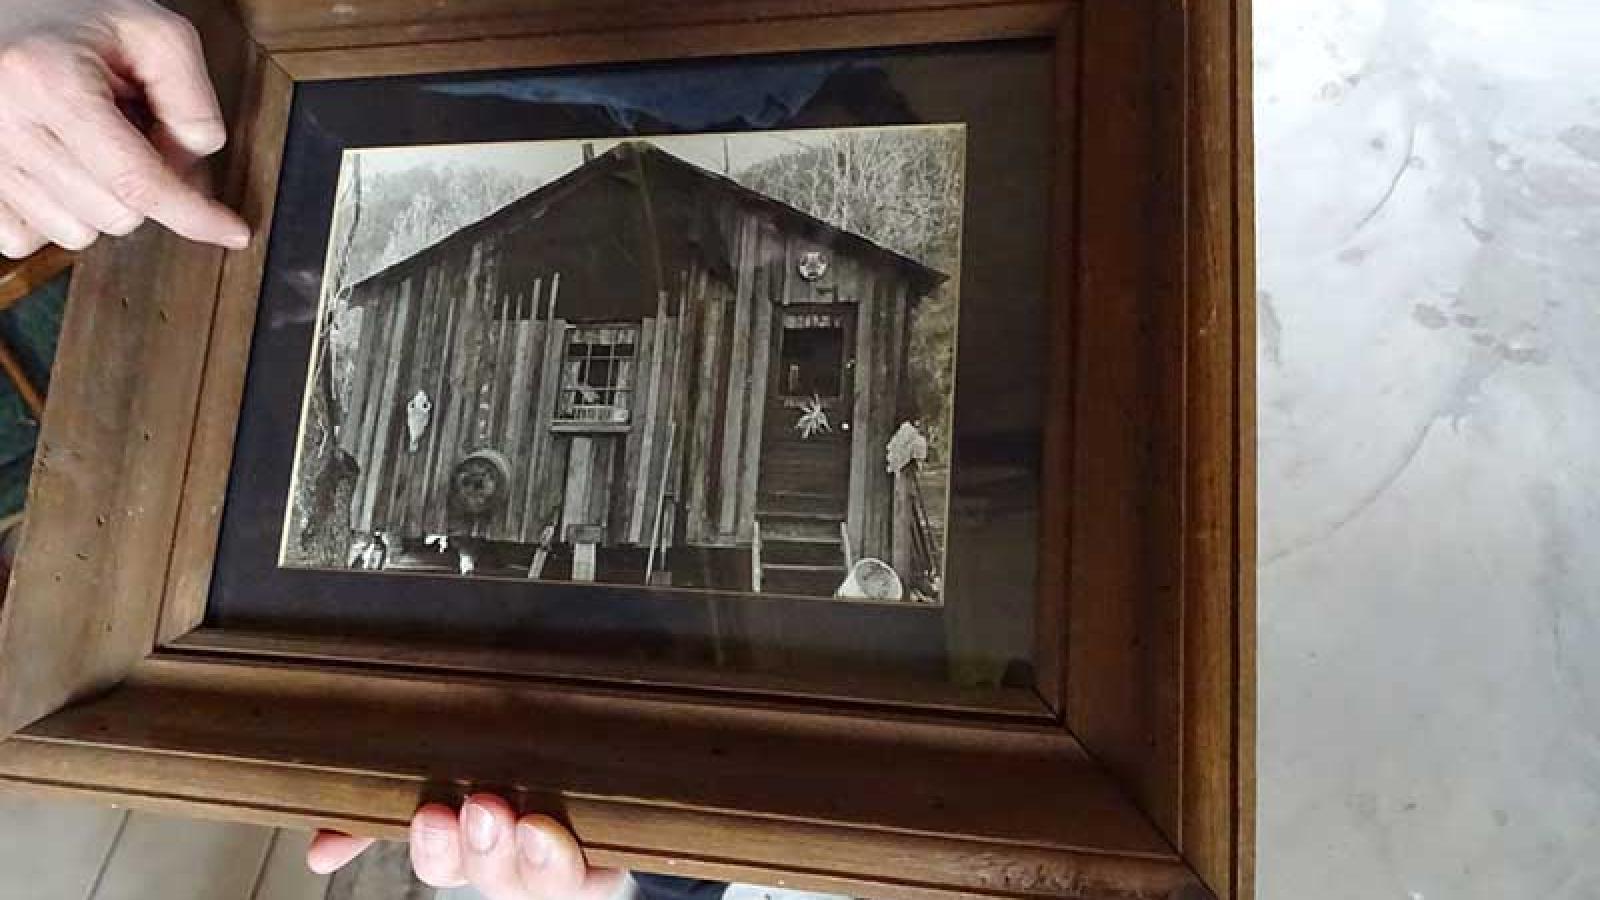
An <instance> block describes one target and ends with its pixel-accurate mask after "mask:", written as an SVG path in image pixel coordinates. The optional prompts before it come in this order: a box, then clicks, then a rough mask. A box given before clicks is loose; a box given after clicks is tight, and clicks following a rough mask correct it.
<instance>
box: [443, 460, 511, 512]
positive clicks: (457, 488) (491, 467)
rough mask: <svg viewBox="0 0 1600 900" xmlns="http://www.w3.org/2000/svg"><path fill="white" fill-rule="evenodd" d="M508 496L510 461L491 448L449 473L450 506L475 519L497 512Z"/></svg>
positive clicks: (509, 495) (509, 489)
mask: <svg viewBox="0 0 1600 900" xmlns="http://www.w3.org/2000/svg"><path fill="white" fill-rule="evenodd" d="M510 497H511V462H510V460H508V459H506V457H505V455H504V454H502V453H500V452H498V451H495V450H479V451H478V452H476V453H474V454H472V455H471V456H468V457H467V458H466V459H463V460H462V461H461V462H459V463H457V464H456V467H455V470H454V471H452V472H451V473H450V507H451V509H452V510H454V511H455V512H457V513H459V514H461V515H464V516H467V517H469V518H473V519H479V518H483V517H486V516H490V515H493V514H494V513H496V512H499V511H500V510H501V509H502V508H503V507H504V506H505V505H506V502H507V501H508V500H509V499H510Z"/></svg>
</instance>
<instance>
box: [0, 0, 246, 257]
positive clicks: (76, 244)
mask: <svg viewBox="0 0 1600 900" xmlns="http://www.w3.org/2000/svg"><path fill="white" fill-rule="evenodd" d="M119 104H122V105H123V107H130V108H131V107H133V106H143V107H147V108H148V111H149V114H150V116H151V118H152V119H153V124H152V126H151V127H150V128H149V130H148V134H146V133H145V132H144V131H141V130H140V128H139V127H137V126H136V125H135V124H134V123H133V122H131V121H130V120H129V118H128V117H127V115H125V114H124V112H123V109H122V108H119ZM226 141H227V134H226V131H225V129H224V126H223V123H222V114H221V112H220V110H219V108H218V105H217V97H216V92H215V90H214V89H213V87H212V85H211V81H210V78H209V76H208V75H207V72H206V66H205V58H204V55H203V53H202V50H201V46H200V38H199V35H198V34H197V33H196V31H195V30H194V27H193V26H191V25H190V24H189V22H188V21H187V20H185V19H183V18H182V17H181V16H178V15H176V14H174V13H172V12H169V11H167V10H166V9H163V8H162V7H160V6H157V5H156V4H155V3H153V2H151V0H0V255H4V256H9V257H12V258H16V259H20V258H23V257H25V256H28V255H30V254H32V253H33V252H35V251H37V250H39V249H40V248H41V247H43V246H44V245H45V244H46V243H55V244H59V245H60V246H62V247H65V248H67V249H70V250H80V249H82V248H84V247H87V246H88V245H90V244H91V243H93V242H94V241H95V239H96V238H98V237H99V236H100V235H102V234H110V235H125V234H128V233H130V232H132V231H133V230H134V229H136V228H138V227H139V226H140V225H141V224H142V223H143V222H144V221H145V220H146V219H153V220H155V221H157V222H160V223H161V224H163V225H165V226H167V227H168V228H170V229H172V230H173V231H174V232H177V233H178V234H179V235H182V236H183V237H186V238H190V239H192V240H196V241H202V242H205V243H211V244H217V245H220V246H224V247H232V248H240V247H244V246H245V245H246V244H248V243H249V241H250V229H249V228H248V227H247V226H246V225H245V223H244V222H243V220H241V219H240V218H239V217H238V216H237V215H235V214H234V213H233V212H231V211H230V210H228V209H227V208H226V207H224V206H223V205H221V204H220V203H218V202H216V201H215V200H213V199H212V198H211V197H210V196H209V195H208V194H207V193H205V192H204V191H203V190H201V188H200V187H199V186H197V184H196V183H195V182H194V181H192V180H190V179H189V177H188V176H190V175H191V173H193V172H194V170H195V169H196V168H197V166H198V163H199V162H200V160H202V159H204V158H205V157H207V156H210V155H212V154H213V153H216V152H217V151H218V150H220V149H222V146H223V144H224V143H225V142H226Z"/></svg>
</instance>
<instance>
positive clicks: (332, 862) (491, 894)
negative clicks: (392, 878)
mask: <svg viewBox="0 0 1600 900" xmlns="http://www.w3.org/2000/svg"><path fill="white" fill-rule="evenodd" d="M372 843H373V842H372V841H370V840H367V839H365V838H355V837H351V836H349V835H347V834H337V833H335V832H331V831H324V832H321V833H319V834H318V835H317V836H316V838H315V839H314V840H313V841H312V842H311V849H310V850H309V851H308V852H307V854H306V864H307V865H309V866H310V867H311V870H312V871H313V872H317V873H318V874H323V875H326V874H329V873H332V872H336V871H338V870H339V869H341V868H344V866H346V865H347V864H349V863H350V862H351V861H352V860H354V859H355V858H356V857H357V856H360V855H361V854H362V853H363V852H365V851H366V849H367V848H368V847H370V846H372ZM411 865H412V868H414V869H415V870H416V872H417V877H418V878H419V879H421V880H422V881H423V882H424V883H426V884H428V885H429V886H431V887H436V888H452V887H461V886H463V885H468V884H470V885H472V886H473V887H474V888H476V889H477V890H478V892H479V893H481V894H483V895H484V896H485V897H487V898H489V900H611V898H613V897H615V896H617V894H618V893H619V892H620V890H621V888H622V886H623V884H624V883H625V882H626V880H627V877H628V876H627V873H626V872H623V871H620V870H617V869H592V868H590V867H589V864H588V863H587V862H586V861H585V860H584V858H583V849H582V848H581V847H579V846H578V840H577V838H575V837H573V836H572V832H570V831H568V830H567V829H565V828H563V827H561V825H560V824H559V823H558V822H556V821H555V820H554V819H551V818H548V817H546V816H523V817H522V818H521V819H520V820H519V819H518V818H517V816H516V814H515V813H514V812H512V810H511V806H510V804H508V803H506V801H504V800H502V799H500V798H499V797H495V796H493V795H490V794H477V795H474V796H472V797H470V798H468V799H467V802H466V805H465V806H463V807H462V809H461V813H460V815H457V814H456V812H455V811H454V810H452V809H450V808H449V807H448V806H440V805H438V804H429V805H428V806H424V807H422V808H421V809H419V810H417V814H416V817H415V818H413V819H412V820H411Z"/></svg>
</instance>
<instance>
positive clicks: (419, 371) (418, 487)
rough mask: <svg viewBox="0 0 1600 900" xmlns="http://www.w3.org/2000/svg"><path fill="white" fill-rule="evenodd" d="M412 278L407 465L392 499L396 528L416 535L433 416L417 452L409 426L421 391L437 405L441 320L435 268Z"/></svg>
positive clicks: (404, 393)
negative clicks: (433, 388)
mask: <svg viewBox="0 0 1600 900" xmlns="http://www.w3.org/2000/svg"><path fill="white" fill-rule="evenodd" d="M413 278H415V279H416V280H417V282H418V283H419V284H420V285H421V287H420V288H419V289H418V291H417V295H416V299H415V301H414V303H413V306H414V309H415V312H414V313H413V314H412V318H413V321H414V323H415V324H413V325H412V326H411V330H412V332H413V335H414V337H413V338H412V340H411V341H410V344H411V347H410V349H409V360H408V362H407V363H406V366H405V372H406V375H405V379H404V382H403V383H402V385H401V388H400V396H401V397H403V398H404V399H405V402H406V407H407V410H408V414H407V424H406V427H405V430H404V433H403V435H402V437H401V441H402V444H403V447H404V449H402V450H401V451H400V452H401V453H402V454H403V457H402V458H403V459H404V461H405V462H404V464H403V466H402V475H401V477H399V478H397V479H395V481H396V484H395V494H394V500H393V506H394V515H393V520H394V522H395V524H396V527H397V528H399V529H400V530H401V531H402V532H403V533H407V534H416V533H417V532H419V531H421V530H422V522H421V519H422V503H421V493H422V488H423V483H422V482H423V477H422V476H423V473H425V472H426V471H427V468H428V457H427V447H428V438H429V436H430V433H431V432H432V431H433V422H432V419H431V417H430V420H429V422H428V427H427V429H426V430H424V431H423V433H422V439H421V440H420V441H419V442H418V444H417V449H416V450H415V451H414V452H413V451H412V449H411V429H410V426H409V418H410V416H409V407H410V404H411V400H412V399H413V398H414V397H416V395H417V392H418V391H421V392H423V393H425V394H427V395H428V402H429V403H433V402H435V399H434V396H433V394H431V393H428V389H429V387H430V386H431V382H432V378H431V377H430V374H431V371H432V366H433V361H434V359H435V358H436V356H437V355H438V349H437V347H438V341H439V334H438V330H439V317H438V315H437V312H438V311H437V308H436V307H434V305H433V304H432V303H431V302H430V298H431V295H432V289H433V284H434V277H433V269H432V268H431V267H430V268H426V269H423V270H422V272H421V273H419V274H417V275H414V276H413Z"/></svg>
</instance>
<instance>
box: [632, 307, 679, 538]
mask: <svg viewBox="0 0 1600 900" xmlns="http://www.w3.org/2000/svg"><path fill="white" fill-rule="evenodd" d="M683 299H684V298H682V297H679V298H678V304H679V308H680V309H681V308H682V304H683ZM666 321H667V292H666V291H665V290H663V291H661V292H660V293H659V294H657V297H656V317H655V325H656V327H654V328H651V329H649V333H647V334H646V335H645V337H647V338H648V337H653V338H654V341H649V340H644V341H641V342H640V343H641V346H645V345H648V346H649V348H650V349H649V351H648V352H649V355H650V367H649V369H648V372H649V375H648V376H647V378H648V380H649V385H648V386H647V387H646V389H645V391H646V399H645V406H644V417H643V419H642V420H641V421H640V423H639V427H638V429H637V430H638V435H639V442H638V443H639V450H638V457H637V458H638V463H637V468H638V469H639V471H640V473H641V477H640V478H639V479H638V485H637V488H636V489H635V490H634V494H633V514H632V520H633V521H632V522H631V523H630V525H629V528H628V539H629V541H630V542H631V543H633V544H641V543H643V542H644V540H645V534H646V531H647V526H646V525H645V524H644V523H645V519H646V518H648V510H649V509H650V473H651V471H652V470H653V469H654V468H655V458H656V457H655V449H656V431H657V429H658V428H659V427H660V421H661V420H660V412H661V368H662V357H663V356H664V354H663V352H662V348H663V346H664V344H663V343H662V341H663V340H665V337H666V328H665V327H664V326H665V325H666ZM647 325H648V323H647ZM640 371H646V370H645V369H644V368H643V364H642V362H641V369H640ZM632 468H633V467H630V469H632Z"/></svg>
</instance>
